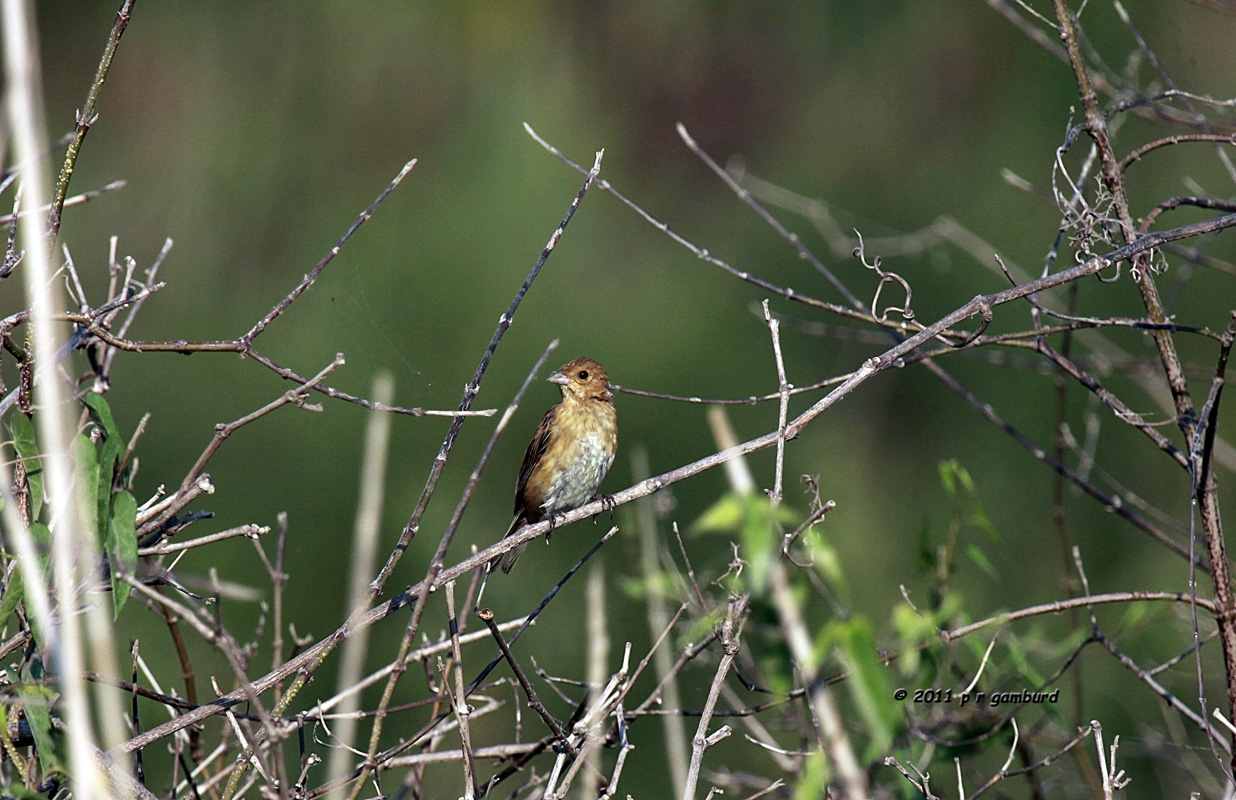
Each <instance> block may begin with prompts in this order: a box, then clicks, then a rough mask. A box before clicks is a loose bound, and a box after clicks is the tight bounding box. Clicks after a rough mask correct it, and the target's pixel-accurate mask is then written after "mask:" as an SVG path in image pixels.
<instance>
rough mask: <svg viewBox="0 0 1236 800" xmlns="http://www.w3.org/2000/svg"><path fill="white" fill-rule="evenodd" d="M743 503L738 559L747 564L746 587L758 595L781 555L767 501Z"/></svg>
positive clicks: (759, 498) (752, 496)
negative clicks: (743, 512) (740, 548)
mask: <svg viewBox="0 0 1236 800" xmlns="http://www.w3.org/2000/svg"><path fill="white" fill-rule="evenodd" d="M747 500H748V502H747V508H746V512H747V513H746V516H745V518H744V519H743V525H742V555H743V558H744V559H745V560H746V562H747V570H748V573H747V574H748V575H749V576H750V580H749V585H750V586H751V589H752V591H754V592H755V593H756V594H761V593H762V592H763V591H764V588H765V587H766V586H767V585H768V569H769V567H771V566H772V563H773V559H775V558H777V557H778V555H779V554H780V552H781V547H780V544H781V537H780V536H778V535H777V531H776V529H775V528H774V527H773V521H772V513H771V512H772V509H771V507H770V506H769V505H768V502H767V500H765V498H762V497H758V496H756V495H751V496H750V497H748V498H747ZM761 501H763V502H761Z"/></svg>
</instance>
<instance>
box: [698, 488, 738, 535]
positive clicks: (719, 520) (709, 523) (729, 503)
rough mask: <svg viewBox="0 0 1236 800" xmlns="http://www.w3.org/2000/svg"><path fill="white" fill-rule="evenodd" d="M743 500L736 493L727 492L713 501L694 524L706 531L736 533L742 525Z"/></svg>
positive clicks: (699, 529)
mask: <svg viewBox="0 0 1236 800" xmlns="http://www.w3.org/2000/svg"><path fill="white" fill-rule="evenodd" d="M742 520H743V502H742V498H741V497H739V496H738V495H736V494H727V495H725V496H724V497H722V498H721V499H720V500H718V501H717V502H716V503H713V505H712V507H710V508H709V509H708V510H707V511H705V512H704V513H703V514H702V515H701V516H700V518H699V519H697V520H696V521H695V525H694V526H692V527H694V528H695V530H697V531H704V532H706V533H736V532H737V531H738V530H740V529H741V527H742Z"/></svg>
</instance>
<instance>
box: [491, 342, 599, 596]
mask: <svg viewBox="0 0 1236 800" xmlns="http://www.w3.org/2000/svg"><path fill="white" fill-rule="evenodd" d="M547 380H548V381H549V382H550V383H556V384H558V386H559V387H560V388H561V390H562V402H561V403H559V404H558V405H556V406H554V407H553V408H551V409H550V410H549V411H547V412H545V416H544V417H543V418H542V419H541V424H540V425H539V426H538V427H537V429H536V433H535V434H534V435H533V437H532V441H531V442H530V443H529V444H528V452H527V453H525V454H524V464H523V466H522V467H520V469H519V483H518V485H517V486H516V488H515V520H514V521H513V522H512V523H511V527H510V528H509V529H508V530H507V532H506V535H507V536H510V535H511V534H512V533H514V532H515V531H516V530H518V529H519V527H520V526H521V525H524V524H525V523H529V524H530V523H533V522H540V521H541V520H543V519H546V518H548V519H549V521H550V526H551V527H550V530H551V531H552V530H553V527H552V526H553V523H554V515H555V514H561V513H565V512H567V511H570V510H572V509H575V508H579V507H580V506H582V505H583V504H584V503H587V502H588V501H589V500H591V499H592V498H593V497H594V496H595V495H596V492H597V489H598V488H599V487H600V485H601V481H603V480H605V473H607V472H609V468H610V465H611V464H613V463H614V451H615V450H616V449H617V447H618V415H617V413H616V412H615V411H614V404H613V403H612V402H610V400H611V399H612V398H613V396H614V393H613V392H612V391H610V388H609V374H608V373H607V372H606V371H605V367H603V366H601V365H600V364H598V363H597V362H595V361H593V360H592V359H591V358H577V359H575V360H574V361H568V362H567V363H565V364H563V365H562V369H560V370H558V371H556V372H554V373H553V374H552V375H550V376H549V378H548V379H547ZM548 538H549V537H548V534H547V535H546V540H547V541H548ZM526 545H527V543H526V542H525V543H524V544H521V545H519V546H518V547H515V548H512V549H511V550H508V551H507V552H505V553H503V554H502V555H500V556H498V557H497V558H495V559H494V560H493V561H491V562H490V567H491V568H492V567H493V566H494V564H497V565H498V566H500V567H502V571H503V572H510V571H511V567H513V566H515V562H516V561H517V560H518V559H519V554H520V553H522V552H523V551H524V547H525V546H526Z"/></svg>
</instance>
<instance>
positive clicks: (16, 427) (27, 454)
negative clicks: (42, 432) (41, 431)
mask: <svg viewBox="0 0 1236 800" xmlns="http://www.w3.org/2000/svg"><path fill="white" fill-rule="evenodd" d="M9 436H11V437H13V450H15V451H16V452H17V457H18V458H20V459H22V460H23V465H24V466H25V468H26V483H27V484H29V486H30V518H31V519H38V518H39V512H40V511H42V510H43V462H42V460H41V459H40V458H39V448H38V445H37V444H36V443H35V441H34V425H33V424H31V422H30V420H29V419H28V418H27V417H26V415H25V414H21V413H16V414H11V415H9Z"/></svg>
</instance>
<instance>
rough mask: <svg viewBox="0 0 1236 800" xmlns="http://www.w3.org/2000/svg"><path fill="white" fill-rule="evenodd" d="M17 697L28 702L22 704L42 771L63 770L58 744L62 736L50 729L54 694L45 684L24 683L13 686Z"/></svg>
mask: <svg viewBox="0 0 1236 800" xmlns="http://www.w3.org/2000/svg"><path fill="white" fill-rule="evenodd" d="M15 688H16V690H17V695H18V697H22V698H25V699H27V700H29V701H30V702H27V703H25V704H24V707H25V709H26V719H28V720H29V721H30V733H31V735H33V736H34V746H35V748H36V749H37V750H38V753H39V762H40V764H41V765H42V767H43V772H44V773H45V774H46V773H48V772H53V771H55V772H63V771H64V764H65V758H64V752H63V750H62V749H61V747H60V745H62V744H63V740H62V738H61V737H60V736H59V735H58V734H57V733H56V732H55V731H53V730H52V723H51V706H52V703H54V702H55V701H56V694H55V692H53V691H52V690H51V689H49V688H48V687H46V686H34V685H29V684H27V685H25V686H18V687H15Z"/></svg>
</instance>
